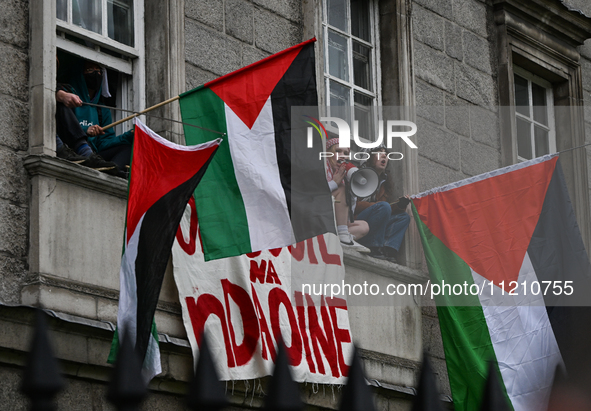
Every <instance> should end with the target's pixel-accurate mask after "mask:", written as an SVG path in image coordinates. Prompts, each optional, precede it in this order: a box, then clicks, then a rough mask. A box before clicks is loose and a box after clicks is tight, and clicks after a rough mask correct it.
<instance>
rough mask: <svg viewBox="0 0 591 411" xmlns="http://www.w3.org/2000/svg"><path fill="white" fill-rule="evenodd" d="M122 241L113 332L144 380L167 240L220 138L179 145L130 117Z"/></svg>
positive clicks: (149, 369) (154, 352)
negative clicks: (127, 341)
mask: <svg viewBox="0 0 591 411" xmlns="http://www.w3.org/2000/svg"><path fill="white" fill-rule="evenodd" d="M135 122H136V127H135V133H134V146H133V162H132V168H131V178H130V181H129V194H128V200H127V218H126V225H127V226H126V229H125V243H124V248H123V256H122V257H121V271H120V274H119V275H120V283H121V284H120V287H121V288H120V295H119V312H118V315H117V335H116V336H115V339H114V340H113V347H112V350H111V354H112V355H111V358H110V360H113V358H112V357H113V355H114V354H115V352H116V350H117V348H118V336H119V335H125V333H126V332H127V333H128V335H130V338H132V339H133V342H134V344H135V346H136V350H137V352H139V353H140V355H142V356H144V370H143V371H144V375H145V377H146V379H147V380H148V381H149V380H150V379H151V378H152V377H153V376H154V375H156V374H158V373H160V352H159V349H158V334H157V333H156V327H155V325H154V321H153V319H154V313H155V311H156V304H157V302H158V297H159V295H160V288H161V286H162V280H163V278H164V272H165V271H166V264H167V262H168V258H169V256H170V252H171V248H172V244H173V242H174V238H175V234H176V231H177V229H178V226H179V223H180V221H181V218H182V216H183V212H184V210H185V207H186V205H187V203H188V201H189V199H190V197H191V195H192V194H193V192H194V190H195V187H196V186H197V184H198V183H199V181H200V180H201V178H202V176H203V174H204V173H205V170H206V169H207V166H208V165H209V164H210V162H211V159H212V157H213V154H214V153H215V152H216V150H217V149H218V147H219V144H220V141H219V140H215V141H210V142H208V143H203V144H200V145H196V146H191V147H185V146H179V145H177V144H174V143H171V142H170V141H168V140H165V139H164V138H162V137H160V136H158V135H157V134H156V133H154V132H153V131H152V130H150V129H149V128H148V127H146V126H145V125H143V124H142V123H141V121H139V120H137V119H136V120H135Z"/></svg>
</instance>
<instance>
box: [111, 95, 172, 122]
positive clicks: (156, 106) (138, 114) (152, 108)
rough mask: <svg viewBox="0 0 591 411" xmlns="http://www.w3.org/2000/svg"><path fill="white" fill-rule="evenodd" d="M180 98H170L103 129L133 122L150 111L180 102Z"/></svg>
mask: <svg viewBox="0 0 591 411" xmlns="http://www.w3.org/2000/svg"><path fill="white" fill-rule="evenodd" d="M179 98H181V96H176V97H173V98H169V99H168V100H164V101H163V102H161V103H158V104H156V105H155V106H152V107H148V108H147V109H144V110H142V111H140V112H139V113H135V114H132V115H131V116H127V117H125V118H122V119H121V120H118V121H115V122H114V123H111V124H107V125H106V126H104V127H102V129H103V130H106V129H108V128H111V127H115V126H116V125H118V124H121V123H124V122H126V121H127V120H131V119H132V118H134V117H137V116H141V115H142V114H145V113H147V112H148V111H152V110H154V109H157V108H158V107H162V106H165V105H166V104H169V103H172V102H173V101H175V100H178V99H179Z"/></svg>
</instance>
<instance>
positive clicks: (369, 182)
mask: <svg viewBox="0 0 591 411" xmlns="http://www.w3.org/2000/svg"><path fill="white" fill-rule="evenodd" d="M350 182H351V192H352V193H353V195H355V196H357V197H361V198H364V197H369V196H370V195H372V194H373V193H375V191H376V190H377V189H378V186H379V184H380V178H379V176H378V173H376V171H375V170H374V169H372V168H362V169H359V170H357V171H355V172H354V173H353V174H352V175H351V180H350Z"/></svg>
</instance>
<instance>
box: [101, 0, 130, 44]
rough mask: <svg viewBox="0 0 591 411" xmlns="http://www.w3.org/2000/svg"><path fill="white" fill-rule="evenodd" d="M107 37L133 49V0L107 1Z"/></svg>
mask: <svg viewBox="0 0 591 411" xmlns="http://www.w3.org/2000/svg"><path fill="white" fill-rule="evenodd" d="M107 12H108V28H109V37H110V38H112V39H113V40H116V41H118V42H120V43H123V44H127V45H128V46H132V47H133V0H108V1H107Z"/></svg>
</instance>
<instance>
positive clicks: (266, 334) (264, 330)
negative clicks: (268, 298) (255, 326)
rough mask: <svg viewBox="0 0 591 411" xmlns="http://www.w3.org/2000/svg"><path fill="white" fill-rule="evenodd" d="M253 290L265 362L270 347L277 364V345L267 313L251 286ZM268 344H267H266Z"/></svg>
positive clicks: (252, 288)
mask: <svg viewBox="0 0 591 411" xmlns="http://www.w3.org/2000/svg"><path fill="white" fill-rule="evenodd" d="M250 287H251V290H252V299H253V301H254V308H255V309H256V311H257V315H258V319H259V327H260V329H261V345H262V346H263V352H262V354H261V355H262V357H263V360H266V359H267V347H269V352H270V353H271V359H272V360H273V362H275V358H276V357H277V353H276V352H275V345H274V344H273V337H272V336H271V332H270V331H269V326H268V325H267V319H266V318H265V313H264V311H263V307H261V303H260V301H259V297H258V296H257V293H256V291H255V290H254V286H253V285H252V284H251V285H250ZM265 342H266V344H265Z"/></svg>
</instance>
